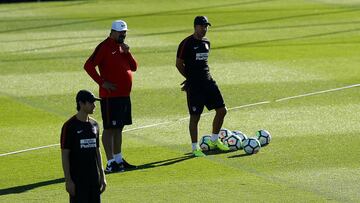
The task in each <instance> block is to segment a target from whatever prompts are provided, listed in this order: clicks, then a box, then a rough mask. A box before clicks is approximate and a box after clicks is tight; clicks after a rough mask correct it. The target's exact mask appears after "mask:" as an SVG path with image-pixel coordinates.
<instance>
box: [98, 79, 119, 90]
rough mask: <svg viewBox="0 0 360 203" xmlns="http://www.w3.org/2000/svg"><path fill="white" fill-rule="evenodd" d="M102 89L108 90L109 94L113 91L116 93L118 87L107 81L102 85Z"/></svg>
mask: <svg viewBox="0 0 360 203" xmlns="http://www.w3.org/2000/svg"><path fill="white" fill-rule="evenodd" d="M101 87H102V88H104V89H106V90H107V91H108V92H111V91H115V90H116V85H115V84H113V83H111V82H109V81H105V82H104V83H103V84H102V85H101Z"/></svg>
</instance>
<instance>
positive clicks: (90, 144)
mask: <svg viewBox="0 0 360 203" xmlns="http://www.w3.org/2000/svg"><path fill="white" fill-rule="evenodd" d="M95 147H96V138H91V139H81V140H80V149H87V148H95Z"/></svg>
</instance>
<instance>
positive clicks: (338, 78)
mask: <svg viewBox="0 0 360 203" xmlns="http://www.w3.org/2000/svg"><path fill="white" fill-rule="evenodd" d="M339 2H341V3H339ZM196 15H207V16H208V18H209V20H210V22H211V23H212V24H213V26H212V27H211V28H210V30H209V32H208V35H207V36H208V38H209V39H210V40H211V43H212V51H211V54H210V61H209V64H210V68H211V72H212V75H213V77H214V78H215V79H216V80H217V82H218V84H219V86H220V89H221V90H222V93H223V96H224V99H225V102H226V104H227V107H228V108H229V109H230V110H229V112H228V115H227V117H226V121H225V123H224V126H223V127H225V128H228V129H231V130H235V129H236V130H241V131H243V132H244V133H246V134H247V135H248V136H252V135H254V133H255V131H256V130H259V129H267V130H269V131H270V132H271V133H272V136H273V140H272V142H271V143H270V145H269V146H267V147H264V148H262V149H261V150H260V152H259V153H258V154H256V155H253V156H244V152H243V151H236V152H230V153H217V154H212V155H209V156H207V157H206V158H192V157H189V156H188V153H189V152H190V150H191V146H190V138H189V135H188V130H187V125H188V120H187V119H186V118H187V116H188V115H187V107H186V100H185V94H184V93H183V92H181V91H180V86H179V84H180V83H181V82H182V80H183V78H182V77H181V76H180V74H179V73H178V72H177V70H176V68H175V56H176V50H177V46H178V44H179V42H180V41H181V40H182V39H184V38H185V37H186V36H188V35H190V34H191V33H192V32H193V28H192V23H193V18H194V16H196ZM116 19H123V20H125V21H127V23H128V26H129V29H130V31H129V32H128V37H127V42H128V44H129V45H130V47H131V50H132V53H133V55H134V57H135V58H136V59H137V61H138V63H139V68H138V71H137V72H136V73H135V74H134V83H133V91H132V103H133V123H134V124H133V125H132V126H128V127H127V128H126V132H125V133H124V147H123V148H124V149H123V154H124V155H125V157H126V159H127V160H128V161H129V162H131V163H134V164H137V165H140V166H141V169H139V170H135V171H129V172H125V173H118V174H111V175H108V176H107V181H108V187H107V190H106V191H105V193H104V194H103V195H102V200H103V202H360V193H359V191H360V148H359V145H360V136H359V134H358V133H359V132H360V125H359V123H360V116H359V109H360V104H359V99H360V93H359V87H353V88H344V89H338V90H337V91H330V92H324V93H319V94H315V95H308V96H303V97H294V98H293V99H288V100H283V101H279V100H278V99H281V98H286V97H292V96H297V95H303V94H307V93H313V92H319V91H323V90H330V89H334V88H340V87H346V86H350V85H355V84H359V83H360V82H359V81H360V68H359V65H360V58H359V51H360V46H359V44H360V1H359V0H343V1H336V0H313V1H311V0H290V1H288V0H238V1H235V0H223V1H213V0H199V1H196V2H194V1H180V0H174V1H164V0H152V1H142V0H131V1H130V0H124V1H64V2H52V3H18V4H0V47H1V49H0V86H1V89H0V138H1V139H0V154H5V153H8V152H13V151H18V150H23V149H28V148H33V147H40V146H45V145H51V144H56V143H59V139H60V138H59V137H60V129H61V126H62V124H63V123H64V122H65V121H66V120H67V119H68V118H69V117H70V116H72V115H73V114H74V113H75V111H76V110H75V101H74V97H75V94H76V92H77V91H78V90H79V89H84V88H85V89H90V90H92V91H94V92H96V93H97V85H96V84H95V82H93V81H92V80H91V79H90V77H89V76H88V75H87V74H86V72H85V71H84V70H83V64H84V62H85V61H86V59H87V58H88V56H89V55H90V54H91V53H92V51H93V49H94V48H95V47H96V45H97V44H98V43H100V42H101V41H102V40H103V39H104V38H106V37H107V36H108V34H109V28H110V25H111V22H112V21H113V20H116ZM264 101H266V102H267V103H263V104H258V105H254V106H244V105H248V104H255V103H258V102H264ZM98 107H99V105H98ZM237 107H242V108H237ZM96 110H97V111H96V112H95V114H94V115H93V116H94V117H95V118H96V119H97V120H98V121H99V123H101V116H100V109H99V108H97V109H96ZM213 115H214V114H213V113H212V112H210V113H207V114H205V115H203V117H202V119H201V121H200V132H199V133H200V135H205V134H208V133H210V129H211V126H210V124H211V121H212V117H213ZM164 122H167V123H166V124H161V123H164ZM151 124H158V125H155V126H153V127H150V126H148V125H151ZM144 126H148V127H144ZM135 128H138V129H135ZM103 155H104V153H103ZM62 178H63V172H62V167H61V160H60V147H59V146H55V147H49V148H44V149H39V150H33V151H28V152H24V153H19V154H13V155H6V156H0V202H67V201H68V195H67V193H66V192H65V187H64V182H63V179H62Z"/></svg>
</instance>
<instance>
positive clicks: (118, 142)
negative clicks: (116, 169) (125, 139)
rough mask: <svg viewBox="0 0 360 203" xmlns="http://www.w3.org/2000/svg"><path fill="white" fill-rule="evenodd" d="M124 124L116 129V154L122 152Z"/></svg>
mask: <svg viewBox="0 0 360 203" xmlns="http://www.w3.org/2000/svg"><path fill="white" fill-rule="evenodd" d="M123 128H124V126H121V127H120V128H117V129H114V145H113V147H114V154H119V153H121V145H122V130H123Z"/></svg>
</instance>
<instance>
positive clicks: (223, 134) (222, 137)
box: [219, 128, 232, 142]
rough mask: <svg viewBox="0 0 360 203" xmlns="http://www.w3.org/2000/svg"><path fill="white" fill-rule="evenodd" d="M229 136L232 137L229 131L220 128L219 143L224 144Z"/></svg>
mask: <svg viewBox="0 0 360 203" xmlns="http://www.w3.org/2000/svg"><path fill="white" fill-rule="evenodd" d="M230 135H232V133H231V131H230V130H228V129H226V128H221V130H220V131H219V138H220V140H221V142H224V140H225V139H226V138H228V137H229V136H230Z"/></svg>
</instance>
